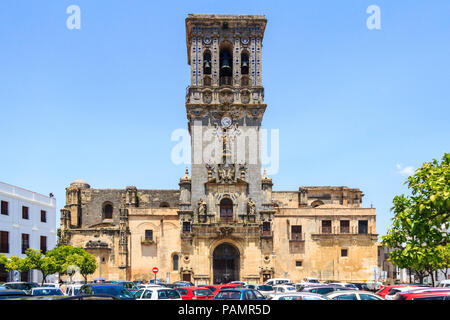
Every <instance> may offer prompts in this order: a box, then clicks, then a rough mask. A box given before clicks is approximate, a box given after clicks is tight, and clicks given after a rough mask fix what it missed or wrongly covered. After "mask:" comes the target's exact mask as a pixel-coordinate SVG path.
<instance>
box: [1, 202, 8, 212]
mask: <svg viewBox="0 0 450 320" xmlns="http://www.w3.org/2000/svg"><path fill="white" fill-rule="evenodd" d="M2 214H3V215H5V216H7V215H8V214H9V213H8V202H7V201H2Z"/></svg>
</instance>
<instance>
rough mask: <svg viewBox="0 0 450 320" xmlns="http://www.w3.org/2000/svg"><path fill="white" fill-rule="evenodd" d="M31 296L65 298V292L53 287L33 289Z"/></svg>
mask: <svg viewBox="0 0 450 320" xmlns="http://www.w3.org/2000/svg"><path fill="white" fill-rule="evenodd" d="M30 295H31V296H63V295H64V292H62V290H61V289H60V288H53V287H36V288H31V290H30Z"/></svg>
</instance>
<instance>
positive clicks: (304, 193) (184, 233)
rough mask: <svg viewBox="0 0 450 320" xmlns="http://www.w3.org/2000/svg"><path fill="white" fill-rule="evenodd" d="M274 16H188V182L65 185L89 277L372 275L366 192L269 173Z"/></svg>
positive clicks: (372, 227)
mask: <svg viewBox="0 0 450 320" xmlns="http://www.w3.org/2000/svg"><path fill="white" fill-rule="evenodd" d="M266 24H267V19H266V18H265V16H263V15H210V14H189V15H188V17H187V18H186V45H187V56H188V63H189V65H190V67H191V68H190V79H191V83H190V86H189V87H188V89H187V92H186V104H185V107H186V109H185V110H186V115H187V120H188V129H189V133H190V135H191V156H192V161H191V170H190V172H189V171H188V169H186V172H185V174H184V176H182V177H181V178H180V180H179V182H178V185H179V189H176V190H155V189H137V188H136V187H135V186H127V187H125V188H124V189H93V188H91V186H90V185H89V184H88V183H87V182H85V181H83V180H76V181H74V182H73V183H71V184H70V185H69V186H68V187H67V188H66V204H65V206H64V208H63V209H61V232H60V239H59V240H60V243H64V244H69V245H73V246H82V247H84V248H85V249H86V250H87V251H89V252H90V253H92V254H94V255H95V257H96V259H97V263H98V268H97V270H96V272H95V274H94V275H92V276H91V277H90V278H91V280H92V279H93V278H105V279H108V280H150V279H152V278H153V277H154V275H153V273H152V268H153V267H158V269H159V272H158V274H157V277H158V278H161V279H162V280H164V281H170V282H175V281H180V280H184V281H191V282H192V283H194V284H196V285H200V284H216V283H224V282H229V281H233V280H241V281H246V282H248V283H262V282H264V281H266V280H267V279H270V278H289V279H291V281H301V280H302V279H304V278H306V277H314V278H317V279H319V280H333V281H345V282H350V281H352V282H355V281H358V282H360V281H365V280H370V279H373V272H374V271H373V270H374V267H376V266H377V240H378V235H377V233H376V213H375V209H374V208H362V198H363V196H364V195H363V193H362V191H361V190H359V189H354V188H348V187H345V186H300V187H299V188H298V190H294V191H274V190H272V188H273V182H272V179H271V178H270V177H268V176H267V174H266V172H265V171H263V168H262V165H261V156H260V154H261V147H260V145H259V141H260V135H261V131H260V129H261V123H262V120H263V115H264V112H265V110H266V107H267V105H266V104H264V87H263V85H262V68H261V66H262V48H263V46H262V42H263V37H264V31H265V28H266ZM180 94H181V90H180ZM180 175H181V174H180Z"/></svg>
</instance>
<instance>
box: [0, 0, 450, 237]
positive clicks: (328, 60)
mask: <svg viewBox="0 0 450 320" xmlns="http://www.w3.org/2000/svg"><path fill="white" fill-rule="evenodd" d="M72 4H75V5H78V6H80V8H81V30H69V29H67V28H66V19H67V17H68V16H69V15H68V14H66V8H67V7H68V6H69V5H72ZM372 4H375V5H378V6H379V7H380V9H381V30H368V29H367V27H366V20H367V18H368V17H369V14H367V13H366V9H367V7H368V6H369V5H372ZM188 13H224V14H264V15H266V17H267V18H268V25H267V29H266V35H265V39H264V48H263V83H264V86H265V88H266V89H265V90H266V91H265V102H266V103H267V104H268V109H267V111H266V114H265V118H264V127H266V128H268V129H272V128H275V129H276V128H278V129H279V130H280V140H281V144H280V170H279V172H278V174H276V175H274V176H273V177H272V178H273V180H274V183H275V186H274V189H275V190H297V189H298V187H299V186H301V185H338V186H341V185H345V186H349V187H356V188H360V189H361V190H363V192H364V193H365V198H364V202H363V204H364V206H366V207H370V205H371V204H373V205H374V207H376V208H377V228H378V232H379V233H380V234H384V233H385V231H386V228H387V227H388V226H389V225H390V218H391V216H392V214H391V213H390V207H391V204H392V198H393V197H394V196H395V195H396V194H400V193H404V192H406V191H407V190H406V188H405V186H404V185H403V182H404V180H405V176H404V175H402V174H401V173H400V170H399V167H398V165H401V167H400V168H401V169H403V168H405V167H408V166H412V167H413V168H417V167H418V166H420V165H421V164H422V163H423V162H424V161H429V160H431V159H433V158H440V157H441V156H442V155H443V153H444V152H449V151H450V133H449V119H450V111H449V107H450V1H448V0H442V1H438V0H434V1H406V0H404V1H380V0H371V1H363V0H352V1H350V0H346V1H336V0H329V1H325V0H322V1H312V0H310V1H289V2H288V1H261V0H258V1H230V0H229V1H144V0H139V1H138V0H132V1H131V0H130V1H124V0H123V1H110V0H108V1H106V0H96V1H92V0H71V1H63V0H58V1H49V0H47V1H44V0H42V1H24V0H3V1H1V2H0V111H1V112H0V115H1V117H0V120H1V133H0V134H1V140H0V141H1V145H2V153H1V157H0V181H4V182H7V183H10V184H14V185H18V186H21V187H24V188H27V189H31V190H33V191H37V192H41V193H44V194H48V193H49V192H53V193H54V194H55V196H56V198H57V202H58V209H59V208H61V207H62V206H63V205H64V202H65V190H64V188H65V187H67V186H68V185H69V184H70V182H71V181H73V180H75V179H78V178H82V179H84V180H86V181H87V182H88V183H90V184H91V186H92V187H93V188H124V187H125V186H127V185H136V186H137V187H138V188H148V189H152V188H155V189H166V188H167V189H175V188H178V181H179V180H178V179H179V177H180V176H182V175H183V174H184V166H183V165H178V166H177V165H174V164H173V163H172V162H171V161H170V152H171V149H172V147H173V146H174V145H175V143H174V142H172V141H171V140H170V135H171V133H172V131H173V130H175V129H177V128H186V122H187V120H186V115H185V108H184V99H185V88H186V86H187V85H188V84H189V83H188V81H189V67H188V65H187V58H186V43H185V24H184V23H185V22H184V19H185V18H186V16H187V14H188Z"/></svg>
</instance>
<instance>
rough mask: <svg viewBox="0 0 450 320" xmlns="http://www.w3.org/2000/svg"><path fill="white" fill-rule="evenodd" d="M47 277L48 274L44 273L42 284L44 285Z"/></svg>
mask: <svg viewBox="0 0 450 320" xmlns="http://www.w3.org/2000/svg"><path fill="white" fill-rule="evenodd" d="M45 279H47V275H44V274H42V284H41V285H42V286H44V283H45Z"/></svg>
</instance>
